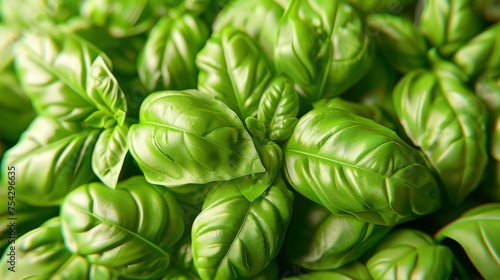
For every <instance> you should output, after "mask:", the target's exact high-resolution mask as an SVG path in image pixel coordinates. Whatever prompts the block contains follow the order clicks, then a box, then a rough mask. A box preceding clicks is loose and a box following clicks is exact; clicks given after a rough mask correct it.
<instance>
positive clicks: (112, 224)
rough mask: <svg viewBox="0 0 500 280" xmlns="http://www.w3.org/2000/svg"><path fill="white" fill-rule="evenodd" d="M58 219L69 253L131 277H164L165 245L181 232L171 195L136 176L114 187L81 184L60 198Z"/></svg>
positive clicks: (166, 255)
mask: <svg viewBox="0 0 500 280" xmlns="http://www.w3.org/2000/svg"><path fill="white" fill-rule="evenodd" d="M61 221H62V232H63V235H64V238H65V243H66V246H67V247H68V248H69V250H70V251H71V252H73V253H75V254H79V255H84V256H86V258H87V260H88V261H89V262H90V263H92V264H96V265H101V266H104V267H106V268H108V269H110V270H112V271H115V272H117V273H118V274H120V275H122V276H125V277H129V278H133V279H154V278H159V277H161V276H163V274H165V273H166V271H167V269H168V267H169V264H170V253H169V248H171V247H172V246H173V245H174V244H175V243H176V242H178V241H179V240H180V238H181V237H182V234H183V232H184V221H183V220H182V213H181V209H180V207H179V205H178V204H177V201H176V200H175V198H174V197H173V196H172V194H170V192H169V191H167V190H166V189H165V188H161V187H155V186H153V185H150V184H148V183H147V182H146V181H145V180H144V178H143V177H140V176H137V177H132V178H129V179H127V180H125V181H122V182H120V183H119V184H118V186H117V188H116V189H110V188H108V187H106V186H105V185H103V184H101V183H91V184H88V185H83V186H80V187H79V188H77V189H75V190H74V191H73V192H71V193H70V194H69V195H68V196H67V197H66V199H65V200H64V203H63V205H62V208H61Z"/></svg>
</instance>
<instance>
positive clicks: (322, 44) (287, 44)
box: [274, 0, 373, 102]
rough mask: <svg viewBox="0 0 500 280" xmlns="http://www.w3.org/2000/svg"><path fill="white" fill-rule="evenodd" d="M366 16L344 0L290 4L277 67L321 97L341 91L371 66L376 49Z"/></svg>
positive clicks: (276, 55) (276, 54) (279, 41)
mask: <svg viewBox="0 0 500 280" xmlns="http://www.w3.org/2000/svg"><path fill="white" fill-rule="evenodd" d="M364 28H365V26H364V23H363V20H362V17H361V15H360V14H359V13H358V12H357V11H356V10H355V9H354V8H353V7H352V6H350V5H349V4H347V3H346V2H344V1H341V0H333V1H332V0H298V1H292V2H290V5H289V6H288V7H287V8H286V10H285V13H284V14H283V17H282V18H281V20H280V26H279V29H278V35H277V36H278V37H277V43H276V49H275V51H274V58H275V66H276V69H277V71H278V73H284V74H286V75H287V76H288V77H290V79H292V80H293V81H294V82H295V87H296V89H297V91H298V92H299V93H300V94H301V95H303V96H304V97H306V98H307V99H309V101H312V102H314V101H317V100H319V99H321V98H323V97H332V96H337V95H340V94H342V93H343V92H344V91H345V90H347V89H348V88H349V87H351V86H352V85H354V84H355V83H356V82H357V81H358V80H359V79H360V78H361V77H362V76H363V74H364V73H365V72H366V70H368V67H369V65H370V62H371V57H372V51H373V49H372V47H371V44H370V40H369V38H368V36H366V34H365V33H364Z"/></svg>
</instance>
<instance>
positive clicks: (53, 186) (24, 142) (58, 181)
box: [2, 117, 99, 206]
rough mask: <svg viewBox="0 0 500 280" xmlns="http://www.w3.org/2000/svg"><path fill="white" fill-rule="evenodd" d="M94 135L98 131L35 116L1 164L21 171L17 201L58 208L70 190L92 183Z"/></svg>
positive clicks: (18, 177)
mask: <svg viewBox="0 0 500 280" xmlns="http://www.w3.org/2000/svg"><path fill="white" fill-rule="evenodd" d="M98 135H99V130H98V129H83V128H82V126H80V125H78V124H75V123H66V122H58V121H55V120H53V119H49V118H45V117H37V118H36V119H35V120H34V121H33V122H32V123H31V125H30V127H29V128H28V130H27V132H26V133H25V134H23V136H22V137H21V139H20V141H19V142H18V144H16V146H14V147H13V148H12V149H10V150H9V151H8V152H7V153H6V154H5V156H4V158H3V162H2V164H3V166H15V167H16V168H18V169H19V170H22V172H19V173H18V174H17V178H16V188H17V193H16V195H17V198H18V199H19V200H21V201H24V202H26V203H29V204H32V205H36V206H52V205H59V204H60V203H61V202H62V200H63V199H64V197H65V196H66V195H67V194H68V193H69V192H70V191H71V190H72V189H74V188H76V187H78V186H80V185H82V184H86V183H89V182H92V181H94V180H95V179H96V178H95V175H94V173H93V172H92V167H91V157H92V150H93V148H94V146H95V143H96V141H97V137H98ZM3 172H6V171H3Z"/></svg>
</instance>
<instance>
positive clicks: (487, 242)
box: [435, 203, 500, 279]
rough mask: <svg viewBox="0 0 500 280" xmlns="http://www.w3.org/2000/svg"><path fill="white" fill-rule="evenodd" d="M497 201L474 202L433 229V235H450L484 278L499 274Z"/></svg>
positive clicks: (499, 245)
mask: <svg viewBox="0 0 500 280" xmlns="http://www.w3.org/2000/svg"><path fill="white" fill-rule="evenodd" d="M499 225H500V204H499V203H490V204H483V205H480V206H477V207H475V208H473V209H471V210H469V211H467V212H466V213H464V214H463V215H461V216H460V217H459V218H457V219H456V220H455V221H453V222H452V223H450V224H448V225H446V226H445V227H444V228H442V229H441V230H439V231H438V232H437V233H436V235H435V236H436V239H437V240H438V241H440V242H441V241H443V240H444V239H445V238H451V239H453V240H454V241H456V242H458V243H459V244H460V245H461V246H462V247H463V248H464V250H465V252H466V253H467V255H468V256H469V259H470V260H471V262H472V263H473V264H474V266H475V267H476V268H477V270H478V271H479V272H480V273H481V275H482V276H483V277H484V278H485V279H494V278H496V277H498V275H499V274H500V240H499V239H498V231H499V230H500V227H499Z"/></svg>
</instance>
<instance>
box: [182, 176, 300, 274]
mask: <svg viewBox="0 0 500 280" xmlns="http://www.w3.org/2000/svg"><path fill="white" fill-rule="evenodd" d="M292 203H293V194H292V192H290V191H289V190H288V189H287V188H286V185H285V184H284V182H283V181H277V182H276V183H275V184H273V186H271V187H270V188H269V189H268V190H267V191H266V192H265V193H264V194H263V195H262V196H261V197H259V198H257V199H256V200H255V201H253V202H249V201H248V200H247V199H246V198H245V197H244V196H243V194H242V193H241V192H240V191H239V189H238V187H237V186H236V185H235V184H233V183H232V182H231V181H229V182H226V183H223V184H221V185H220V186H219V187H218V188H216V189H214V190H213V191H212V192H211V193H210V194H209V195H208V197H207V198H206V200H205V202H204V205H203V211H202V212H201V213H200V215H198V217H197V218H196V220H195V222H194V224H193V229H192V234H191V236H192V240H193V257H194V262H195V265H196V267H197V268H198V272H199V274H200V277H201V279H240V278H245V279H248V278H250V277H252V276H253V275H255V274H257V273H259V272H260V271H261V270H263V269H264V268H265V267H266V266H267V265H269V263H270V262H271V261H272V260H273V259H274V258H275V257H276V255H277V254H278V252H279V250H280V248H281V245H282V242H283V238H284V234H285V230H286V228H287V226H288V223H289V221H290V216H291V211H292Z"/></svg>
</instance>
